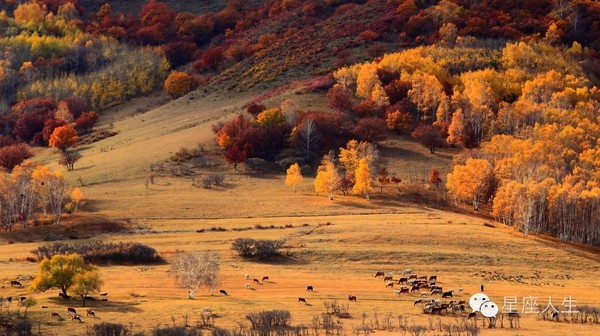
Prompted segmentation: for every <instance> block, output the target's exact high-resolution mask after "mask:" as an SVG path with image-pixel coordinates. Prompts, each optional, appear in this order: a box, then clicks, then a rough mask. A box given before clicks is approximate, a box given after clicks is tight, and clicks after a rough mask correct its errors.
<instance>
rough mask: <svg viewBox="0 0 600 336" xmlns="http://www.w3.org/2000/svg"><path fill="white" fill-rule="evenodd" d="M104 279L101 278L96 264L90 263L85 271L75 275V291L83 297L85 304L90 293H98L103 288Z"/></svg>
mask: <svg viewBox="0 0 600 336" xmlns="http://www.w3.org/2000/svg"><path fill="white" fill-rule="evenodd" d="M103 284H104V281H102V278H100V273H99V272H98V268H97V267H96V266H94V265H89V269H88V270H87V271H85V272H83V273H79V274H77V275H75V278H74V279H73V288H72V290H73V292H74V293H75V294H77V295H79V296H80V297H81V301H82V304H83V306H84V307H85V300H86V299H87V297H88V295H90V294H93V293H98V292H99V291H100V289H102V285H103Z"/></svg>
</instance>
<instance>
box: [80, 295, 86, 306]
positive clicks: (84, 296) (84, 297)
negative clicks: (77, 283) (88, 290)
mask: <svg viewBox="0 0 600 336" xmlns="http://www.w3.org/2000/svg"><path fill="white" fill-rule="evenodd" d="M86 297H87V295H82V296H81V301H82V302H83V306H84V307H85V299H86Z"/></svg>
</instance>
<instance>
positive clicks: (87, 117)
mask: <svg viewBox="0 0 600 336" xmlns="http://www.w3.org/2000/svg"><path fill="white" fill-rule="evenodd" d="M96 121H98V113H96V112H84V113H82V114H81V115H80V116H79V117H78V118H77V119H75V129H76V130H78V131H83V132H89V130H91V129H92V127H94V124H96Z"/></svg>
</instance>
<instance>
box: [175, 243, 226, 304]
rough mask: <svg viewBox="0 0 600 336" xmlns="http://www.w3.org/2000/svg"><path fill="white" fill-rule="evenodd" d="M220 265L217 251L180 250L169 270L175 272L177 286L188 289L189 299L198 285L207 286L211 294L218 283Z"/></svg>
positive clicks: (194, 293) (198, 287) (192, 296)
mask: <svg viewBox="0 0 600 336" xmlns="http://www.w3.org/2000/svg"><path fill="white" fill-rule="evenodd" d="M220 265H221V257H220V256H219V254H218V253H217V252H212V251H203V252H200V253H194V252H184V251H180V252H178V253H177V255H176V256H175V258H174V260H173V263H172V264H171V271H172V272H173V273H174V274H175V278H176V280H177V283H178V284H179V286H180V287H181V288H185V289H187V290H188V298H190V300H191V299H193V298H194V296H195V295H196V292H197V291H198V289H200V287H208V289H209V293H210V294H211V295H212V291H213V289H214V288H215V287H216V286H217V284H218V273H219V267H220Z"/></svg>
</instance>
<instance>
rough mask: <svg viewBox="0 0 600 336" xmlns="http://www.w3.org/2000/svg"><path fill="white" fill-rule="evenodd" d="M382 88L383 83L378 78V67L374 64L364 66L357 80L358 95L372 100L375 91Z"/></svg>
mask: <svg viewBox="0 0 600 336" xmlns="http://www.w3.org/2000/svg"><path fill="white" fill-rule="evenodd" d="M377 85H379V86H381V81H380V80H379V77H378V76H377V67H376V66H375V65H373V64H370V63H367V64H364V65H363V66H362V67H361V68H360V71H359V72H358V77H357V78H356V95H357V96H359V97H361V98H365V99H366V98H371V93H372V92H373V89H374V88H375V87H376V86H377Z"/></svg>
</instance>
